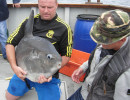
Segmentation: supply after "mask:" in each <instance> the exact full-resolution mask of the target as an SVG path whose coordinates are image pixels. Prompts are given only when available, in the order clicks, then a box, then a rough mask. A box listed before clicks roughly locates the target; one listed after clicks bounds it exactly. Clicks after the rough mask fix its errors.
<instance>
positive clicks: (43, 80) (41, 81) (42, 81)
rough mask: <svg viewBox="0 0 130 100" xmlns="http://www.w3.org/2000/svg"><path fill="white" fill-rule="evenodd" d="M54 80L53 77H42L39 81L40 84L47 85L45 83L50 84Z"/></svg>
mask: <svg viewBox="0 0 130 100" xmlns="http://www.w3.org/2000/svg"><path fill="white" fill-rule="evenodd" d="M51 80H52V76H51V77H49V78H46V77H45V76H44V75H40V77H39V79H38V83H41V84H42V83H45V82H50V81H51Z"/></svg>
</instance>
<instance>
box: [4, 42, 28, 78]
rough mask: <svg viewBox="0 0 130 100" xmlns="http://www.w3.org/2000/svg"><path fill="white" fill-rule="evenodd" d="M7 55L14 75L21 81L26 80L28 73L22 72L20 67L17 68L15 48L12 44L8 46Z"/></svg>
mask: <svg viewBox="0 0 130 100" xmlns="http://www.w3.org/2000/svg"><path fill="white" fill-rule="evenodd" d="M6 54H7V58H8V61H9V63H10V65H11V68H12V70H13V71H14V73H15V74H16V75H17V76H18V77H19V78H20V79H21V80H24V79H25V75H26V72H25V71H24V70H22V69H21V68H20V67H18V66H17V64H16V58H15V47H14V46H13V45H11V44H7V45H6Z"/></svg>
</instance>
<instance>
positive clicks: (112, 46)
mask: <svg viewBox="0 0 130 100" xmlns="http://www.w3.org/2000/svg"><path fill="white" fill-rule="evenodd" d="M120 47H121V41H118V42H115V43H112V44H108V45H103V44H102V48H104V49H113V50H119V49H120Z"/></svg>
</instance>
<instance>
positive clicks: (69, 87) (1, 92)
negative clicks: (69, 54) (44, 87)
mask: <svg viewBox="0 0 130 100" xmlns="http://www.w3.org/2000/svg"><path fill="white" fill-rule="evenodd" d="M13 74H14V73H13V71H12V69H11V67H10V65H9V63H8V61H7V60H4V59H3V57H2V56H0V100H6V99H5V91H6V89H7V87H8V84H9V80H7V79H6V78H9V77H12V76H13ZM60 79H61V81H62V83H61V86H60V88H61V92H62V94H61V99H60V100H66V99H67V98H68V97H69V96H70V95H72V94H73V93H74V91H76V90H77V89H78V88H79V87H80V86H81V84H82V83H80V84H76V83H75V82H73V81H72V80H71V78H70V77H68V76H66V75H63V74H60ZM19 100H38V98H37V93H36V92H35V89H32V90H30V91H29V92H28V93H26V94H25V95H24V96H23V97H21V98H20V99H19Z"/></svg>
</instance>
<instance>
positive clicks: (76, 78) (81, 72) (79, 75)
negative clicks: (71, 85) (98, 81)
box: [71, 67, 84, 83]
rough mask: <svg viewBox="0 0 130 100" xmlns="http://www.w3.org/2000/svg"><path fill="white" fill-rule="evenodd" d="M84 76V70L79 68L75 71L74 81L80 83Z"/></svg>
mask: <svg viewBox="0 0 130 100" xmlns="http://www.w3.org/2000/svg"><path fill="white" fill-rule="evenodd" d="M83 74H84V72H83V69H82V68H80V67H79V68H78V69H77V70H75V71H74V72H73V74H72V76H71V78H72V80H73V81H74V82H76V83H80V81H79V79H80V77H81V76H82V75H83Z"/></svg>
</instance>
